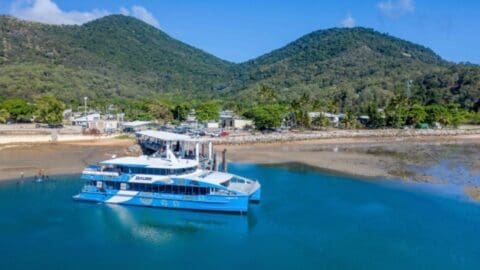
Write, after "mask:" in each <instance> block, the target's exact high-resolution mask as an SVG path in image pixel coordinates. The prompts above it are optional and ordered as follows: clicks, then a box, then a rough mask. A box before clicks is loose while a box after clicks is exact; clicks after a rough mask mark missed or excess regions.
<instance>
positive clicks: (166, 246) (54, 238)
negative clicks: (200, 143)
mask: <svg viewBox="0 0 480 270" xmlns="http://www.w3.org/2000/svg"><path fill="white" fill-rule="evenodd" d="M230 170H231V171H233V172H236V173H239V174H241V175H245V176H247V177H251V178H254V179H260V180H261V181H262V185H263V190H262V191H263V194H262V195H263V198H262V199H263V201H262V203H261V204H258V205H253V206H252V207H251V209H250V213H249V214H248V216H236V215H224V214H211V213H199V212H185V211H171V210H160V209H152V208H138V207H123V206H118V205H95V204H88V203H79V202H74V201H72V200H71V196H72V195H74V194H76V193H77V191H78V190H79V189H80V187H81V185H82V181H81V180H78V178H77V177H72V176H70V177H57V178H59V179H55V180H49V181H45V182H42V183H36V182H32V181H25V182H23V183H19V182H10V183H4V184H1V185H0V269H119V268H121V269H134V268H136V269H154V268H155V269H192V268H194V267H195V268H196V269H219V268H223V269H480V205H479V204H476V203H472V202H469V201H468V200H467V199H465V197H464V196H463V195H461V193H460V191H458V190H455V189H453V191H452V189H450V188H447V187H442V188H436V190H434V189H433V188H431V187H429V186H420V185H403V184H398V183H388V182H374V181H372V182H369V181H358V180H353V179H350V178H348V177H343V176H334V175H327V174H323V173H320V172H315V171H311V170H308V168H302V167H298V166H296V167H285V166H280V167H262V166H256V165H238V164H233V165H231V166H230ZM60 179H62V180H60Z"/></svg>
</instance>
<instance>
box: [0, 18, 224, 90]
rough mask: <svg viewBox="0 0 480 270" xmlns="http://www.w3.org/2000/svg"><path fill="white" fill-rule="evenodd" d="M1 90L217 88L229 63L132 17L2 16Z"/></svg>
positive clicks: (0, 33)
mask: <svg viewBox="0 0 480 270" xmlns="http://www.w3.org/2000/svg"><path fill="white" fill-rule="evenodd" d="M0 41H1V42H0V95H3V96H20V97H26V98H30V97H35V96H37V95H41V94H44V93H53V94H55V95H57V96H60V97H62V98H63V99H73V98H78V97H81V96H83V95H88V96H95V97H111V96H123V97H148V96H152V95H153V94H160V93H175V92H180V93H182V94H184V95H187V94H196V95H199V94H202V93H207V94H208V92H212V91H217V90H219V89H222V88H223V87H224V86H223V85H222V83H223V82H225V78H226V76H227V72H228V70H229V69H230V67H231V66H232V64H230V63H228V62H226V61H223V60H221V59H219V58H217V57H215V56H212V55H210V54H207V53H205V52H203V51H201V50H199V49H196V48H194V47H192V46H189V45H186V44H184V43H182V42H180V41H178V40H175V39H173V38H171V37H169V36H168V35H167V34H165V33H164V32H162V31H160V30H158V29H156V28H154V27H152V26H150V25H148V24H146V23H144V22H142V21H139V20H137V19H134V18H132V17H126V16H121V15H114V16H107V17H104V18H101V19H98V20H95V21H92V22H90V23H87V24H84V25H82V26H54V25H46V24H39V23H32V22H26V21H21V20H18V19H15V18H12V17H7V16H3V17H0Z"/></svg>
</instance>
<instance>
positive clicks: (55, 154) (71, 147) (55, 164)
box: [0, 138, 134, 180]
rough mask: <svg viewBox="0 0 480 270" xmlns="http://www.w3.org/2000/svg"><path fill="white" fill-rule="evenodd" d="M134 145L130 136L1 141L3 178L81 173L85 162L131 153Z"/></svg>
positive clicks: (0, 167) (0, 164) (0, 178)
mask: <svg viewBox="0 0 480 270" xmlns="http://www.w3.org/2000/svg"><path fill="white" fill-rule="evenodd" d="M132 145H134V141H133V140H128V139H114V138H110V139H96V140H92V139H89V140H80V141H79V140H72V141H60V142H55V143H52V142H35V143H31V142H22V143H10V144H6V145H0V180H7V179H17V178H20V177H21V176H22V174H23V175H24V177H26V178H28V177H34V176H35V175H37V174H38V173H39V172H42V173H43V174H46V175H55V174H79V173H80V172H81V171H82V169H83V168H84V167H85V165H87V164H90V163H95V162H98V161H101V160H105V159H108V158H111V157H112V155H117V156H121V155H129V154H134V153H130V152H129V148H131V146H132Z"/></svg>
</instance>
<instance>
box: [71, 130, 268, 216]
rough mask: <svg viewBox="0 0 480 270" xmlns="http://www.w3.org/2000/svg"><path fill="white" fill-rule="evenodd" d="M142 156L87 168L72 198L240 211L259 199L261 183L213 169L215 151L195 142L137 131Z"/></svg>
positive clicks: (164, 134) (179, 136) (175, 136)
mask: <svg viewBox="0 0 480 270" xmlns="http://www.w3.org/2000/svg"><path fill="white" fill-rule="evenodd" d="M137 138H138V142H139V144H140V145H141V146H142V148H143V150H144V153H145V152H151V153H150V154H147V155H141V156H138V157H120V158H112V159H110V160H105V161H102V162H100V163H98V164H93V165H89V166H87V167H86V168H85V169H84V170H83V172H82V176H81V178H82V179H84V180H85V181H86V184H85V186H84V187H83V188H82V190H81V192H80V193H79V194H78V195H76V196H74V197H73V198H74V199H75V200H80V201H90V202H97V203H112V204H124V205H135V206H147V207H159V208H173V209H185V210H198V211H221V212H233V213H240V214H244V213H247V212H248V208H249V204H250V203H252V202H255V203H258V202H260V197H261V185H260V183H259V182H258V181H256V180H251V179H247V178H245V177H241V176H238V175H234V174H231V173H228V172H226V161H225V156H223V164H222V168H223V171H218V170H217V169H216V168H217V167H218V164H217V161H216V160H217V159H216V154H214V153H213V146H212V143H211V142H209V143H208V155H207V154H205V153H203V152H204V151H203V150H204V147H203V146H204V145H202V153H200V141H199V140H196V139H192V138H190V137H189V136H187V135H182V134H176V133H169V132H163V131H152V130H147V131H142V132H138V133H137Z"/></svg>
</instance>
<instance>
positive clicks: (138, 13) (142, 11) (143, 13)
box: [132, 6, 160, 28]
mask: <svg viewBox="0 0 480 270" xmlns="http://www.w3.org/2000/svg"><path fill="white" fill-rule="evenodd" d="M132 16H133V17H135V18H137V19H140V20H142V21H144V22H146V23H148V24H150V25H153V26H155V27H157V28H160V24H159V23H158V20H157V19H156V18H155V17H154V16H153V15H152V13H150V12H149V11H148V10H147V9H146V8H144V7H142V6H133V7H132Z"/></svg>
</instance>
